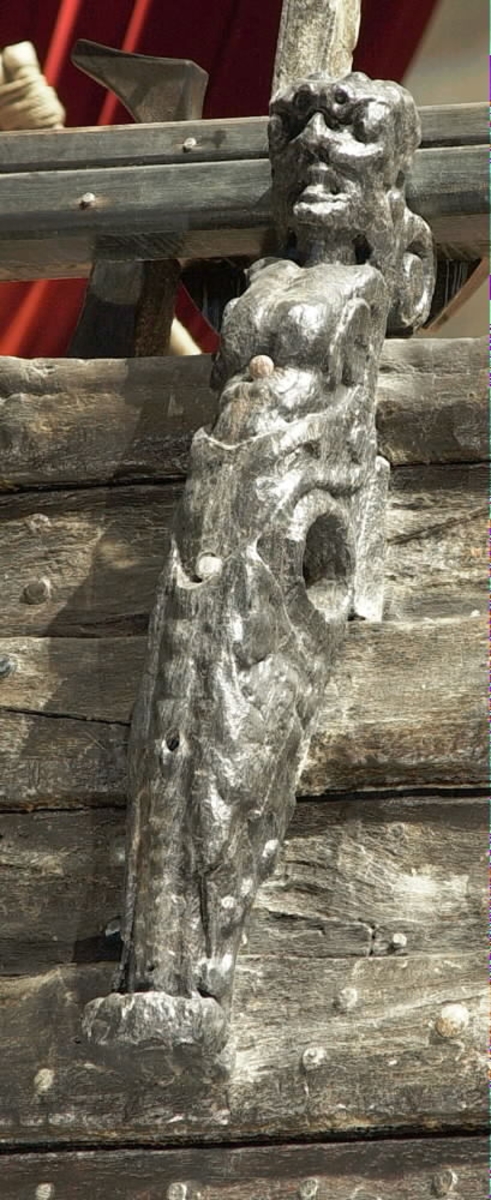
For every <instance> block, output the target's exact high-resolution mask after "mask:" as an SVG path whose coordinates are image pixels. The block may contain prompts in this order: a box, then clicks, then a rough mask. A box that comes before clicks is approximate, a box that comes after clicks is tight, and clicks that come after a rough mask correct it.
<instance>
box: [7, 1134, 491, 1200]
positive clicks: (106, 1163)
mask: <svg viewBox="0 0 491 1200" xmlns="http://www.w3.org/2000/svg"><path fill="white" fill-rule="evenodd" d="M487 1162H488V1155H487V1143H486V1138H485V1137H482V1138H480V1137H470V1138H469V1137H467V1138H459V1137H445V1138H435V1139H433V1138H429V1137H425V1138H424V1139H418V1140H414V1141H408V1140H404V1139H399V1140H397V1141H383V1142H380V1141H378V1142H375V1143H373V1142H372V1143H371V1144H370V1143H367V1142H357V1143H354V1144H353V1143H351V1144H345V1145H343V1144H342V1143H341V1144H340V1143H337V1144H332V1143H331V1144H329V1145H325V1144H324V1145H322V1144H321V1143H319V1142H316V1143H315V1145H304V1146H287V1145H282V1146H278V1145H277V1146H254V1148H252V1147H251V1148H249V1149H242V1150H227V1149H226V1148H225V1147H221V1148H220V1149H218V1148H216V1149H203V1148H202V1147H201V1148H200V1149H197V1150H192V1149H189V1150H188V1149H182V1150H150V1149H147V1150H104V1151H102V1152H101V1151H99V1152H97V1151H96V1152H93V1151H91V1152H86V1153H84V1152H83V1151H80V1150H78V1151H69V1150H65V1151H63V1152H62V1153H61V1154H60V1153H58V1154H57V1153H40V1154H33V1153H30V1154H25V1153H24V1154H18V1155H15V1154H8V1155H5V1156H4V1157H3V1158H2V1175H3V1179H4V1181H5V1184H4V1186H5V1188H6V1192H7V1194H8V1197H9V1200H26V1197H27V1196H32V1197H34V1196H35V1195H36V1188H38V1189H39V1188H40V1186H41V1185H42V1184H43V1182H44V1186H45V1193H43V1194H45V1195H46V1196H48V1194H50V1195H52V1196H53V1198H54V1197H56V1196H61V1197H63V1200H85V1197H87V1196H90V1197H91V1200H107V1197H108V1196H118V1197H119V1200H162V1197H163V1196H165V1195H167V1196H169V1197H171V1196H175V1197H176V1200H177V1197H179V1196H182V1197H184V1195H185V1193H184V1191H178V1190H177V1189H178V1188H183V1187H185V1186H189V1187H190V1188H193V1187H194V1188H195V1189H196V1190H195V1192H194V1194H195V1195H196V1196H197V1195H198V1194H199V1196H201V1197H202V1200H256V1197H258V1196H263V1197H265V1200H287V1198H288V1200H294V1198H296V1200H313V1198H314V1197H318V1200H327V1198H328V1197H329V1200H346V1197H347V1196H350V1197H352V1198H353V1200H354V1198H355V1197H356V1196H358V1197H359V1200H362V1196H363V1192H364V1194H365V1196H366V1197H368V1196H373V1197H375V1196H377V1198H378V1200H394V1197H395V1196H398V1198H399V1200H422V1197H423V1196H425V1195H428V1197H430V1196H431V1195H433V1196H434V1197H435V1196H438V1194H440V1195H442V1196H445V1195H446V1193H447V1192H448V1189H449V1188H450V1190H451V1189H452V1187H453V1186H454V1185H455V1187H458V1196H459V1200H478V1197H479V1196H483V1197H484V1195H485V1188H486V1175H487ZM183 1179H186V1180H187V1181H189V1184H183V1182H182V1181H183ZM49 1186H51V1188H52V1189H53V1190H52V1192H51V1193H48V1191H47V1188H48V1187H49ZM173 1188H174V1189H175V1190H174V1191H173V1190H172V1189H173ZM362 1189H363V1190H362ZM189 1194H190V1196H191V1195H193V1192H192V1191H190V1192H189ZM456 1195H457V1193H456ZM38 1196H41V1192H40V1191H39V1190H38Z"/></svg>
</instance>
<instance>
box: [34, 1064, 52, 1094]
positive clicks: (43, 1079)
mask: <svg viewBox="0 0 491 1200" xmlns="http://www.w3.org/2000/svg"><path fill="white" fill-rule="evenodd" d="M54 1079H55V1073H54V1071H51V1070H50V1068H49V1067H41V1069H40V1070H39V1071H38V1072H37V1074H36V1075H35V1076H34V1089H35V1091H36V1092H37V1094H38V1096H42V1095H43V1094H44V1093H45V1092H49V1090H50V1088H52V1087H53V1083H54Z"/></svg>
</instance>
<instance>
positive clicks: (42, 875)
mask: <svg viewBox="0 0 491 1200" xmlns="http://www.w3.org/2000/svg"><path fill="white" fill-rule="evenodd" d="M487 816H488V806H487V800H486V798H485V797H484V796H482V797H473V796H466V797H462V796H460V797H452V796H449V797H446V796H440V797H438V796H432V794H431V792H430V793H429V794H426V795H424V796H403V797H400V798H399V797H387V796H380V797H378V796H374V797H366V798H364V799H359V798H358V799H357V798H353V799H352V798H350V799H347V800H345V801H340V800H331V801H330V803H329V804H324V803H322V802H317V803H312V802H305V803H302V804H301V805H300V806H299V807H298V808H297V812H296V814H295V816H294V818H293V821H292V824H291V826H290V829H289V831H288V834H287V839H286V842H285V846H284V848H283V851H282V853H281V855H280V860H279V863H278V866H277V868H276V871H275V873H274V875H273V877H272V879H271V880H270V881H269V882H268V883H266V884H263V885H262V887H261V888H260V889H259V892H258V895H257V898H256V901H255V905H254V908H253V911H252V914H251V918H250V920H249V924H248V928H247V953H248V954H257V955H260V956H268V957H269V956H270V955H278V956H280V957H283V956H284V955H289V956H294V957H297V956H299V957H301V958H304V959H308V960H310V959H312V958H314V959H317V958H319V959H320V958H345V957H348V958H352V957H362V958H367V957H368V956H373V955H376V956H383V955H387V954H407V955H409V956H410V957H411V956H413V955H414V954H422V953H424V954H443V953H447V954H448V955H453V954H459V953H461V952H462V951H464V950H467V949H468V947H469V946H477V945H481V944H483V943H484V936H485V921H486V898H487V893H486V882H487V874H486V853H485V843H486V834H487V827H488V823H487ZM124 852H125V830H124V813H122V812H118V811H115V810H106V811H102V812H99V813H96V812H89V811H86V812H71V813H57V814H55V813H52V812H51V813H21V814H3V815H2V816H1V817H0V871H1V873H2V875H3V877H4V884H3V889H2V905H3V921H2V928H1V930H0V971H1V972H2V973H6V974H9V973H11V974H16V975H17V974H22V975H26V974H32V973H33V972H36V971H43V970H45V969H46V968H48V967H51V966H56V965H58V964H69V963H70V962H72V961H79V962H80V961H86V962H90V961H95V960H98V959H100V960H104V959H106V960H111V959H113V958H115V957H116V954H117V953H118V952H119V944H118V937H117V934H118V929H119V921H120V915H121V900H122V896H121V888H122V883H123V860H124Z"/></svg>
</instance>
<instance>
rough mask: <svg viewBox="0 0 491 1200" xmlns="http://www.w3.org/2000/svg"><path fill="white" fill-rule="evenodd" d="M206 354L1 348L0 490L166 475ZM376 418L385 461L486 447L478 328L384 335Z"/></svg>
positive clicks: (183, 444) (195, 421)
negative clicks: (34, 352)
mask: <svg viewBox="0 0 491 1200" xmlns="http://www.w3.org/2000/svg"><path fill="white" fill-rule="evenodd" d="M210 369H211V363H210V358H209V357H208V356H207V355H198V356H195V357H190V358H150V359H140V358H135V359H112V360H110V359H98V360H97V361H92V362H91V361H76V360H74V359H58V360H56V359H34V360H29V359H20V358H3V359H0V452H1V468H0V491H2V490H3V491H8V492H10V491H12V490H13V489H15V488H32V487H60V486H62V485H68V486H71V485H76V486H84V485H87V484H94V483H99V484H100V483H104V482H109V481H114V482H121V481H133V480H143V479H150V480H151V479H159V480H162V479H165V478H168V479H173V478H175V477H176V476H182V475H184V474H185V473H186V471H187V467H188V451H189V444H190V441H191V437H192V435H193V433H194V432H195V431H196V430H197V429H198V428H199V427H200V426H201V425H206V424H207V423H209V422H210V421H211V420H212V419H213V415H214V412H215V408H216V400H215V397H214V395H213V394H212V392H211V391H210V389H209V378H210ZM377 424H378V433H379V449H380V452H381V453H382V454H384V455H385V457H386V458H388V459H389V461H390V462H391V463H392V464H393V465H398V464H402V463H430V462H476V461H477V462H479V461H483V460H484V459H486V458H487V457H488V454H489V443H488V374H487V339H486V338H454V339H452V338H450V339H443V338H413V339H409V340H406V341H404V340H402V341H399V340H394V341H386V343H385V346H384V351H383V354H382V360H381V367H380V374H379V383H378V395H377Z"/></svg>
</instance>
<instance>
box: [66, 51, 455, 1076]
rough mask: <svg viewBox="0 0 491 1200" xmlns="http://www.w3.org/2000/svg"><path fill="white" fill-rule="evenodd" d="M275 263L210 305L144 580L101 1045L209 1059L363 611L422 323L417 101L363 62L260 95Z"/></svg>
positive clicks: (372, 594)
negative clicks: (204, 396) (154, 580)
mask: <svg viewBox="0 0 491 1200" xmlns="http://www.w3.org/2000/svg"><path fill="white" fill-rule="evenodd" d="M269 139H270V155H271V166H272V177H273V195H274V209H275V214H276V221H277V229H278V234H279V239H280V242H281V244H282V250H283V253H284V255H285V256H284V257H281V258H276V259H265V260H262V261H261V262H258V263H256V264H255V266H254V267H253V268H252V269H251V271H250V272H249V286H248V288H247V290H246V292H245V294H244V295H243V296H241V297H240V298H239V299H237V300H233V301H231V303H230V304H229V305H228V308H227V310H226V313H225V318H224V324H223V333H222V347H221V351H220V354H219V356H218V359H217V361H216V363H215V366H214V370H213V376H212V386H213V387H214V388H215V389H216V390H217V391H218V393H219V400H218V414H217V417H216V420H215V423H214V425H213V427H212V428H211V429H201V430H200V431H199V432H198V433H197V434H196V436H195V438H194V441H193V445H192V452H191V469H190V475H189V478H188V481H187V484H186V488H185V491H184V495H183V498H182V501H181V503H180V505H179V507H178V510H177V512H176V516H175V521H174V526H173V532H172V537H171V547H170V552H169V557H168V560H167V563H166V565H165V568H164V571H163V575H162V578H161V581H160V584H159V588H158V595H157V602H156V606H155V611H154V614H153V618H152V622H151V628H150V635H149V645H148V654H147V661H146V667H145V672H144V677H143V682H142V685H141V690H140V695H139V699H138V702H137V706H136V710H135V714H134V719H133V726H132V733H131V744H130V814H129V823H128V852H127V870H126V890H125V916H124V928H123V941H124V955H123V961H122V964H121V970H120V974H119V978H118V982H117V988H118V990H116V991H115V992H113V994H112V995H110V996H107V997H103V998H100V999H97V1000H94V1001H92V1002H91V1003H90V1004H89V1005H88V1006H87V1009H86V1015H85V1029H86V1032H87V1034H88V1036H89V1038H90V1039H92V1040H93V1041H94V1042H97V1043H98V1044H99V1045H101V1046H105V1047H111V1046H112V1047H115V1048H116V1049H117V1048H118V1047H120V1048H121V1047H122V1046H126V1047H130V1046H135V1047H138V1049H139V1051H140V1053H141V1052H143V1051H145V1050H148V1051H153V1050H154V1049H155V1047H157V1046H160V1047H161V1048H163V1049H164V1051H165V1052H166V1054H167V1056H168V1061H169V1063H170V1064H172V1063H177V1064H180V1066H181V1067H182V1064H183V1063H185V1062H186V1061H188V1060H189V1059H190V1058H191V1059H192V1057H193V1055H198V1056H199V1057H200V1058H201V1061H202V1063H203V1065H204V1064H206V1062H207V1061H208V1062H209V1063H210V1062H213V1061H214V1060H216V1059H217V1056H219V1054H220V1052H221V1051H222V1049H223V1047H224V1045H225V1043H226V1040H227V1030H228V1023H229V1015H230V1009H231V1003H232V987H233V978H234V969H235V963H236V958H237V954H238V951H239V948H240V944H241V940H242V936H243V931H244V925H245V921H246V917H247V914H248V912H249V910H250V908H251V906H252V903H253V901H254V897H255V895H256V891H257V888H258V886H259V884H260V883H261V882H262V880H264V879H265V878H266V877H267V876H268V875H269V874H270V873H271V871H272V869H273V867H274V865H275V862H276V859H277V855H278V851H279V848H280V846H281V843H282V841H283V838H284V835H285V831H286V828H287V826H288V822H289V820H290V817H291V814H292V811H293V808H294V804H295V791H296V786H297V783H298V779H299V776H300V772H301V768H302V764H303V763H304V760H305V758H306V754H307V751H308V747H309V742H310V738H311V736H312V733H313V731H314V729H315V725H316V720H317V716H318V713H319V709H320V706H321V704H322V698H323V694H324V690H325V687H326V683H327V681H328V678H329V675H330V672H331V671H332V667H333V664H334V663H335V661H336V658H337V655H338V652H339V649H340V646H341V643H342V640H343V636H344V633H345V629H346V623H347V621H348V620H349V619H350V617H353V616H358V617H365V618H367V617H368V618H372V619H376V620H380V618H381V614H382V577H383V512H384V502H385V494H386V488H387V480H388V465H387V463H385V462H384V460H382V459H380V458H379V457H378V456H377V448H376V431H375V389H376V382H377V370H378V361H379V356H380V351H381V348H382V344H383V340H384V337H385V334H386V330H387V327H388V326H389V328H390V329H391V330H401V329H411V328H415V327H417V326H418V325H419V324H421V322H422V321H423V320H424V319H425V317H426V315H427V313H428V311H429V305H430V300H431V295H432V288H433V282H434V267H433V253H432V243H431V235H430V232H429V230H428V228H427V226H426V225H425V223H424V222H423V221H422V220H421V219H420V218H419V217H417V216H415V215H414V214H413V213H411V212H410V211H409V209H408V208H407V205H406V201H405V193H404V188H405V178H406V172H407V170H408V167H409V166H410V164H411V161H412V157H413V154H414V151H415V149H416V147H417V145H418V142H419V139H420V129H419V120H418V115H417V111H416V108H415V105H414V102H413V100H412V98H411V96H410V95H409V93H408V92H406V91H405V90H404V89H403V88H401V87H399V86H398V85H396V84H394V83H383V82H371V81H370V80H369V79H367V77H366V76H364V75H361V74H351V75H348V76H347V77H346V78H345V79H343V80H341V81H333V80H331V79H328V78H326V77H323V76H314V77H312V78H309V79H305V80H302V81H301V82H300V83H298V84H295V85H292V86H291V87H289V88H288V89H287V90H285V91H282V92H280V93H278V94H277V95H276V96H275V97H274V98H273V101H272V104H271V113H270V124H269Z"/></svg>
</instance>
